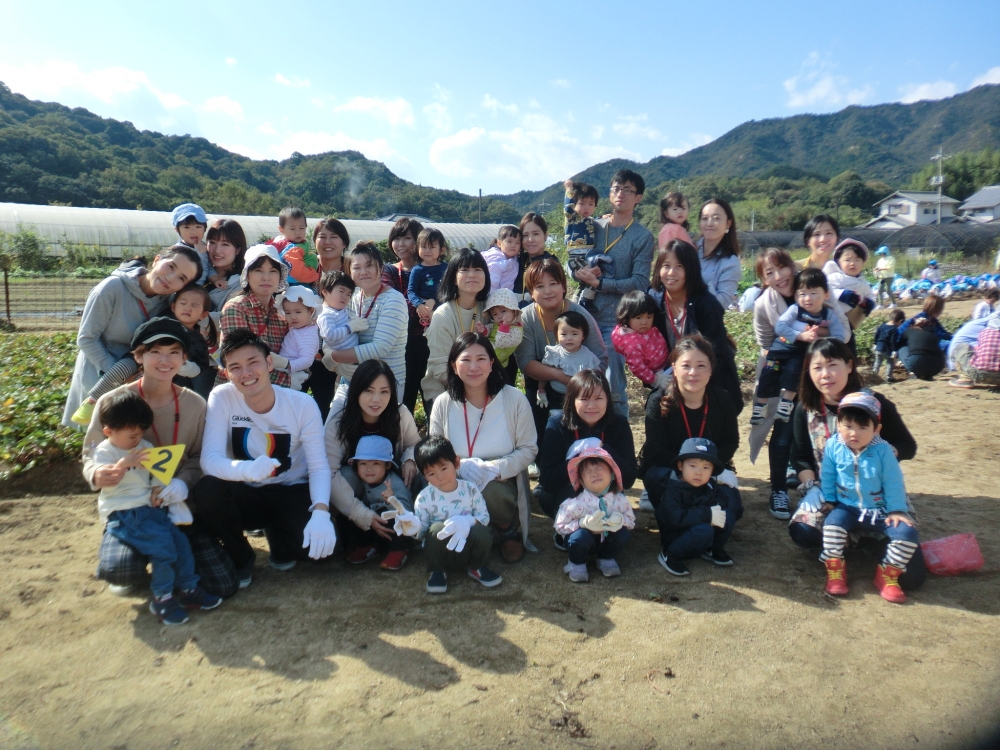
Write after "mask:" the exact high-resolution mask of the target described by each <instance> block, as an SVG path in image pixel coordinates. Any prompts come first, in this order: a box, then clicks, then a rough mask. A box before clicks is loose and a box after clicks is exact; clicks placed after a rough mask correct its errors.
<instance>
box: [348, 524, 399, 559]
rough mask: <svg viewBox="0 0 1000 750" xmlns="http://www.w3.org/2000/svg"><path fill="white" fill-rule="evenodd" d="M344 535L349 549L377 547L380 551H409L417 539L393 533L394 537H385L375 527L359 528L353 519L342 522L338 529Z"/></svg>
mask: <svg viewBox="0 0 1000 750" xmlns="http://www.w3.org/2000/svg"><path fill="white" fill-rule="evenodd" d="M338 530H339V531H340V532H341V533H342V534H343V535H344V542H345V545H346V547H347V549H348V550H352V549H355V548H356V547H375V549H377V550H378V551H379V552H392V551H394V550H402V551H404V552H409V551H410V550H411V549H412V548H413V544H414V542H415V541H416V540H415V539H413V537H409V536H397V535H395V534H393V537H392V539H383V538H382V537H380V536H379V535H378V534H377V533H376V532H375V531H374V530H373V529H368V530H367V531H366V530H364V529H359V528H358V527H357V526H356V525H355V524H354V523H353V522H352V521H350V520H348V521H347V522H346V523H343V524H340V527H339V529H338Z"/></svg>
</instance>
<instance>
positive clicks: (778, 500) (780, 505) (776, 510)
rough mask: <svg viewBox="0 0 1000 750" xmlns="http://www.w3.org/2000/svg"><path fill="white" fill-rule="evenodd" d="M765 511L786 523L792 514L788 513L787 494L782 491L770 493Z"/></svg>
mask: <svg viewBox="0 0 1000 750" xmlns="http://www.w3.org/2000/svg"><path fill="white" fill-rule="evenodd" d="M767 509H768V512H769V513H770V514H771V515H772V516H774V517H775V518H777V519H780V520H782V521H787V520H788V519H789V518H791V517H792V514H791V513H789V512H788V493H787V492H783V491H782V490H778V491H777V492H772V493H771V500H770V501H769V502H768V504H767Z"/></svg>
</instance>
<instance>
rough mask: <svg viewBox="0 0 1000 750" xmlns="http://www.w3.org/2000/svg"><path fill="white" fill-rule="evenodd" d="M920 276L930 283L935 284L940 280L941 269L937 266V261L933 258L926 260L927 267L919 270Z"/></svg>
mask: <svg viewBox="0 0 1000 750" xmlns="http://www.w3.org/2000/svg"><path fill="white" fill-rule="evenodd" d="M920 278H922V279H923V280H924V281H929V282H931V283H932V284H937V283H939V282H940V281H941V269H940V268H938V262H937V261H936V260H935V259H934V258H931V259H930V260H929V261H927V268H925V269H924V270H923V271H921V272H920Z"/></svg>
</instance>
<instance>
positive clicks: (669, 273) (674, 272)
mask: <svg viewBox="0 0 1000 750" xmlns="http://www.w3.org/2000/svg"><path fill="white" fill-rule="evenodd" d="M686 281H687V274H686V273H685V271H684V266H682V265H681V262H680V261H679V260H677V254H676V253H670V252H667V253H664V254H663V263H662V264H660V283H661V284H663V288H664V289H665V290H666V292H667V294H669V295H670V296H671V297H676V296H677V295H678V294H680V293H682V292H683V291H684V284H685V282H686Z"/></svg>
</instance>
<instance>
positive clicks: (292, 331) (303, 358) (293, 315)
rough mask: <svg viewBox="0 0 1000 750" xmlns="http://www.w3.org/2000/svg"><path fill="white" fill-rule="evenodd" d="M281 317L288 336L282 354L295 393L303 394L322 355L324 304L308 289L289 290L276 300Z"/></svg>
mask: <svg viewBox="0 0 1000 750" xmlns="http://www.w3.org/2000/svg"><path fill="white" fill-rule="evenodd" d="M274 305H275V307H277V308H278V314H279V315H281V317H283V318H284V319H285V322H286V323H287V324H288V333H286V334H285V338H284V340H282V342H281V349H280V350H279V352H278V353H279V354H280V355H281V356H282V357H284V358H285V359H287V360H288V366H287V368H284V369H287V370H288V373H289V377H290V378H291V381H292V390H295V391H301V390H302V384H303V383H305V382H306V381H307V380H308V379H309V374H310V370H309V368H311V367H312V365H313V362H315V361H316V354H317V353H318V352H319V326H317V325H316V317H317V316H318V315H319V311H320V308H322V307H323V301H322V300H321V299H320V298H319V295H317V294H316V293H315V292H314V291H313V290H312V289H310V288H309V287H307V286H302V285H301V284H300V285H298V286H290V287H288V291H286V292H285V293H283V294H279V295H278V296H277V297H275V298H274Z"/></svg>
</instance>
